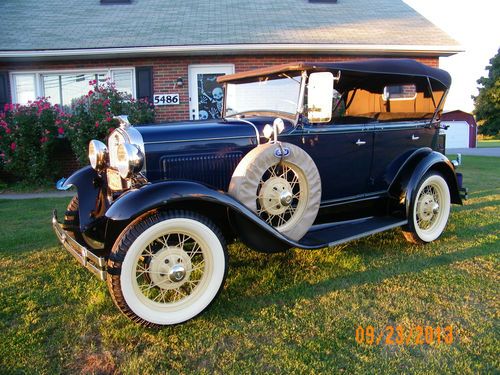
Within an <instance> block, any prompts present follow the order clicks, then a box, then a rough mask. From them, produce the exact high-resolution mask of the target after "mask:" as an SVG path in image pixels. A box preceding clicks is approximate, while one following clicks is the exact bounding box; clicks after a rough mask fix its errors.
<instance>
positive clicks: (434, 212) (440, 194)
mask: <svg viewBox="0 0 500 375" xmlns="http://www.w3.org/2000/svg"><path fill="white" fill-rule="evenodd" d="M450 206H451V201H450V190H449V188H448V184H447V183H446V180H445V179H444V178H443V177H442V176H441V175H440V174H439V173H437V172H434V171H431V172H428V173H427V174H426V175H425V176H424V177H423V178H422V180H421V181H420V183H419V186H418V189H417V194H416V195H415V198H414V199H413V201H412V202H411V207H410V212H409V215H408V225H407V227H406V228H405V229H404V230H403V234H404V236H405V238H406V239H407V240H408V241H409V242H412V243H427V242H432V241H434V240H435V239H437V238H438V237H439V236H440V235H441V234H442V233H443V231H444V228H445V227H446V223H447V222H448V217H449V215H450Z"/></svg>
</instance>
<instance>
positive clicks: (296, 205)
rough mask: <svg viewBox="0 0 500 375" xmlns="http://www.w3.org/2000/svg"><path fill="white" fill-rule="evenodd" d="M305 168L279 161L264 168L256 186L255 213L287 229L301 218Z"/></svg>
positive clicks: (269, 222)
mask: <svg viewBox="0 0 500 375" xmlns="http://www.w3.org/2000/svg"><path fill="white" fill-rule="evenodd" d="M308 189H309V186H308V183H307V180H306V176H305V175H304V172H302V170H301V169H300V168H297V166H295V165H293V164H290V163H287V162H281V163H277V164H275V165H273V166H271V167H269V168H268V169H267V171H266V172H265V173H264V175H263V176H262V178H261V179H260V182H259V186H258V188H257V200H256V205H257V214H258V215H259V216H260V217H261V218H262V219H263V220H265V221H266V222H267V223H268V224H270V225H272V226H273V227H275V228H276V229H277V230H279V231H280V232H282V231H287V230H288V229H289V228H291V227H293V226H294V225H296V224H297V223H298V221H299V220H300V219H301V218H302V215H303V213H304V210H305V209H306V204H307V200H306V199H301V197H302V196H304V197H307V195H308Z"/></svg>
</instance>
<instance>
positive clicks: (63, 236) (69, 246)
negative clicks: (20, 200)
mask: <svg viewBox="0 0 500 375" xmlns="http://www.w3.org/2000/svg"><path fill="white" fill-rule="evenodd" d="M52 227H53V228H54V232H55V233H56V235H57V238H58V239H59V242H61V244H62V245H63V246H64V248H65V249H66V250H67V251H68V253H70V254H71V255H72V256H73V257H74V258H75V259H76V260H77V261H78V263H80V264H81V265H82V266H84V267H85V268H87V269H88V270H89V271H90V272H92V273H93V274H94V275H96V276H97V277H98V278H99V280H101V281H105V280H106V275H107V272H106V259H104V258H103V257H99V256H97V255H95V254H94V253H93V252H91V251H90V250H88V249H87V248H86V247H84V246H82V245H80V244H79V243H78V242H77V241H75V240H74V239H73V238H72V237H70V236H69V235H68V234H67V233H66V231H65V230H64V229H63V228H62V227H61V224H59V222H58V221H57V212H56V210H54V212H53V213H52Z"/></svg>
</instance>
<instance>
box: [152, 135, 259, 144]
mask: <svg viewBox="0 0 500 375" xmlns="http://www.w3.org/2000/svg"><path fill="white" fill-rule="evenodd" d="M245 138H253V137H251V136H235V137H218V138H196V139H175V140H171V141H156V142H146V143H144V144H145V145H155V144H162V143H177V142H200V141H221V140H224V139H245Z"/></svg>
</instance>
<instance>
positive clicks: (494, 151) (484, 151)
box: [446, 147, 500, 157]
mask: <svg viewBox="0 0 500 375" xmlns="http://www.w3.org/2000/svg"><path fill="white" fill-rule="evenodd" d="M446 154H462V155H472V156H496V157H500V147H488V148H447V149H446Z"/></svg>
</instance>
